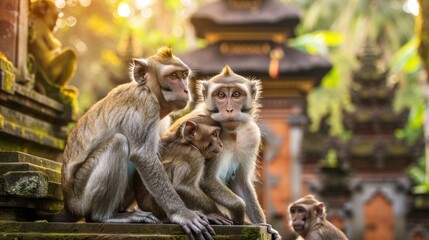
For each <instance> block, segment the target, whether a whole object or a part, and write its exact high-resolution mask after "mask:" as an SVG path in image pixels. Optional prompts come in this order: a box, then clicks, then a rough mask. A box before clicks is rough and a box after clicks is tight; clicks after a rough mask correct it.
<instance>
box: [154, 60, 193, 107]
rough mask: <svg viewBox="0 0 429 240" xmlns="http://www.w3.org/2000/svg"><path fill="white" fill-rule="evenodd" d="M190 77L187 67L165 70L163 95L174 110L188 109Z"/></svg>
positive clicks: (162, 84) (173, 67)
mask: <svg viewBox="0 0 429 240" xmlns="http://www.w3.org/2000/svg"><path fill="white" fill-rule="evenodd" d="M188 76H189V69H187V68H185V67H180V66H167V67H165V68H164V69H163V76H162V81H160V87H161V93H162V95H163V97H164V99H165V100H166V101H167V103H169V104H172V106H173V107H174V109H182V108H184V107H186V104H187V102H188V100H189V90H188Z"/></svg>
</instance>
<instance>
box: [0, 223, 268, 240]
mask: <svg viewBox="0 0 429 240" xmlns="http://www.w3.org/2000/svg"><path fill="white" fill-rule="evenodd" d="M213 228H214V230H215V232H216V235H215V236H214V239H237V240H238V239H243V240H253V239H254V240H256V239H258V240H268V239H271V235H270V234H268V233H267V230H266V227H261V226H250V225H249V226H213ZM0 232H1V233H2V234H1V239H189V238H188V236H186V234H185V232H184V231H183V230H182V229H181V228H180V226H178V225H175V224H111V223H109V224H103V223H47V222H34V223H32V222H3V223H2V224H0Z"/></svg>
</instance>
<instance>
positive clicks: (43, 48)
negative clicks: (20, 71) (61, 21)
mask: <svg viewBox="0 0 429 240" xmlns="http://www.w3.org/2000/svg"><path fill="white" fill-rule="evenodd" d="M59 15H60V11H59V10H58V8H57V7H56V6H55V3H54V2H53V1H52V0H35V1H32V2H31V7H30V13H29V27H30V29H29V40H28V51H29V53H30V54H31V55H32V56H33V57H34V59H35V64H36V70H37V71H39V72H41V77H38V78H36V86H35V89H36V90H37V91H39V92H41V93H42V94H47V95H48V96H49V95H55V94H56V93H52V92H51V91H55V90H56V91H60V90H66V91H69V92H73V93H75V92H76V89H75V88H72V87H66V85H67V83H68V81H69V80H70V79H71V78H72V76H73V75H74V73H75V72H76V67H77V58H76V53H75V52H74V51H73V50H72V49H70V48H62V45H61V42H60V41H59V40H58V39H57V38H56V37H55V36H54V34H53V33H54V31H55V27H56V22H57V19H58V17H59ZM44 78H46V79H44ZM60 88H63V89H60ZM51 89H55V90H51ZM54 98H58V97H54Z"/></svg>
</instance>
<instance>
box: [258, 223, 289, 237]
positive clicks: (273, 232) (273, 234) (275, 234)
mask: <svg viewBox="0 0 429 240" xmlns="http://www.w3.org/2000/svg"><path fill="white" fill-rule="evenodd" d="M255 225H256V226H263V227H267V232H268V233H269V234H271V239H273V240H281V239H282V236H280V233H279V232H278V231H277V230H275V229H274V228H273V227H272V226H271V224H268V223H257V224H255Z"/></svg>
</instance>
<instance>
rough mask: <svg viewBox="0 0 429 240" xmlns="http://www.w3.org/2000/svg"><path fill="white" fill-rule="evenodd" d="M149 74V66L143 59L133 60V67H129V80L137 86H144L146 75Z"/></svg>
mask: <svg viewBox="0 0 429 240" xmlns="http://www.w3.org/2000/svg"><path fill="white" fill-rule="evenodd" d="M148 72H149V64H148V63H147V61H146V60H145V59H143V58H133V65H132V66H131V71H130V75H131V79H133V80H134V81H136V82H137V83H139V84H145V83H146V80H147V74H148Z"/></svg>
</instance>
